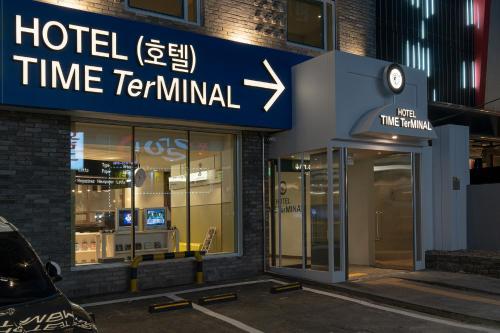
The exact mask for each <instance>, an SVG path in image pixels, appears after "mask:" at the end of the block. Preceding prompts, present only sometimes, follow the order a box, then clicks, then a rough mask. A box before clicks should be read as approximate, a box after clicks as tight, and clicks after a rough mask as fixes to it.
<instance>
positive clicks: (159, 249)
mask: <svg viewBox="0 0 500 333" xmlns="http://www.w3.org/2000/svg"><path fill="white" fill-rule="evenodd" d="M115 252H116V253H128V252H132V250H127V251H115ZM140 252H168V248H166V247H159V248H156V249H147V250H144V249H142V250H135V253H140Z"/></svg>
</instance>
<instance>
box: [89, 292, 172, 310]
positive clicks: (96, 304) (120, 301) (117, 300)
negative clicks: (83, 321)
mask: <svg viewBox="0 0 500 333" xmlns="http://www.w3.org/2000/svg"><path fill="white" fill-rule="evenodd" d="M166 295H167V294H166V293H161V294H154V295H146V296H135V297H127V298H117V299H112V300H109V301H101V302H94V303H87V304H82V307H84V308H87V307H92V306H101V305H109V304H117V303H126V302H134V301H142V300H146V299H152V298H161V297H167V296H166Z"/></svg>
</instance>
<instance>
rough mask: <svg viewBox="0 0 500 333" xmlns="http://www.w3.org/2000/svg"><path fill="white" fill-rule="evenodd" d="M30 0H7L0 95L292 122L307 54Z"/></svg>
mask: <svg viewBox="0 0 500 333" xmlns="http://www.w3.org/2000/svg"><path fill="white" fill-rule="evenodd" d="M23 2H27V3H29V5H26V6H24V7H20V6H19V5H18V4H17V3H13V2H11V1H3V2H2V6H3V21H4V40H3V54H2V58H3V62H2V67H3V71H4V77H9V78H10V80H9V82H2V95H1V100H2V102H3V104H11V105H21V106H26V104H27V101H26V100H25V98H24V96H26V95H28V94H29V95H30V96H32V99H30V102H31V104H32V106H36V107H42V108H52V109H62V110H84V111H93V112H106V113H119V114H128V115H140V116H149V117H162V118H171V119H183V120H196V121H209V122H215V123H221V124H228V125H229V124H230V125H239V126H252V127H262V128H274V129H286V128H290V127H291V112H290V111H291V89H290V86H291V67H292V66H293V65H295V64H297V63H300V62H301V61H303V60H305V59H307V57H305V56H301V55H296V54H291V53H286V52H282V51H277V50H271V49H265V48H261V47H256V46H251V45H243V44H239V43H235V42H231V41H226V40H221V39H216V38H212V37H206V36H201V35H197V34H193V33H188V32H183V31H175V30H171V29H168V28H163V27H158V26H151V25H146V24H142V23H135V25H136V28H134V29H133V30H131V29H130V27H129V24H128V23H126V22H125V21H123V20H118V19H115V18H109V17H104V16H96V15H92V14H88V13H83V12H82V13H79V15H78V16H75V15H71V11H70V10H68V9H65V8H58V10H57V11H54V10H52V11H50V10H48V7H47V6H42V5H40V4H36V3H31V2H30V1H24V0H23ZM28 7H29V8H30V10H28V9H19V8H28ZM33 7H37V9H36V10H35V9H33ZM125 32H126V34H125ZM214 50H217V52H216V51H214ZM13 78H16V80H15V81H12V79H13ZM30 102H28V104H29V103H30Z"/></svg>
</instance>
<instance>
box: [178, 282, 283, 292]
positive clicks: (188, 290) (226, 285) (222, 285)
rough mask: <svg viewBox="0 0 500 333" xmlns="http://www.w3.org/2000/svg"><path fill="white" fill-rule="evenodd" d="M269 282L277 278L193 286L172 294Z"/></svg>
mask: <svg viewBox="0 0 500 333" xmlns="http://www.w3.org/2000/svg"><path fill="white" fill-rule="evenodd" d="M269 282H275V280H274V279H266V280H253V281H245V282H236V283H228V284H220V285H214V286H208V287H201V288H192V289H186V290H181V291H174V292H172V294H174V295H181V294H189V293H195V292H198V291H206V290H214V289H222V288H231V287H239V286H246V285H252V284H259V283H269ZM280 283H283V282H280Z"/></svg>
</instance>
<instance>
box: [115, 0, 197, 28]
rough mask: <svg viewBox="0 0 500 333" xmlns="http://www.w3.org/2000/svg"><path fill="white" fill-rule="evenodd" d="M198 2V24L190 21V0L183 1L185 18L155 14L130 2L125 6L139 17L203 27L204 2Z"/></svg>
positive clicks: (125, 3)
mask: <svg viewBox="0 0 500 333" xmlns="http://www.w3.org/2000/svg"><path fill="white" fill-rule="evenodd" d="M195 1H196V22H192V21H190V20H189V10H188V8H189V0H183V1H182V12H183V17H178V16H174V15H168V14H164V13H160V12H155V11H153V10H148V9H141V8H137V7H133V6H131V5H130V0H126V1H124V2H123V3H124V6H125V9H126V10H127V11H130V12H133V13H136V14H139V15H145V16H153V17H157V18H162V19H167V20H170V21H174V22H179V23H186V24H190V25H196V26H201V9H202V3H201V2H202V0H195Z"/></svg>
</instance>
